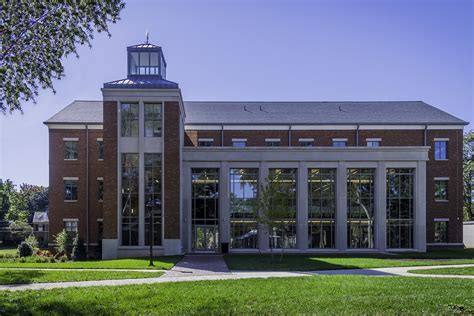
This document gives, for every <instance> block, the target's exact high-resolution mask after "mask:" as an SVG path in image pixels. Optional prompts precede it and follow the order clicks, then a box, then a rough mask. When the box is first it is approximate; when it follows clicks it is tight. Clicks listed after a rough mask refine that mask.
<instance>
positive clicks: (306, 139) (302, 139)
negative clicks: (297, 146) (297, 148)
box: [298, 138, 314, 142]
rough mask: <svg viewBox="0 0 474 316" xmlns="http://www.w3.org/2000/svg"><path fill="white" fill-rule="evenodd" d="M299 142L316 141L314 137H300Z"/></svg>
mask: <svg viewBox="0 0 474 316" xmlns="http://www.w3.org/2000/svg"><path fill="white" fill-rule="evenodd" d="M298 142H314V138H299V139H298Z"/></svg>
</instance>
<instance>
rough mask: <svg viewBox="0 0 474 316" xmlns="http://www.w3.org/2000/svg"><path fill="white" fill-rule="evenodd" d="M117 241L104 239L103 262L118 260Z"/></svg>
mask: <svg viewBox="0 0 474 316" xmlns="http://www.w3.org/2000/svg"><path fill="white" fill-rule="evenodd" d="M117 248H118V240H117V239H102V260H110V259H117V258H118V253H117Z"/></svg>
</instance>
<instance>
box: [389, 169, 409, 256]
mask: <svg viewBox="0 0 474 316" xmlns="http://www.w3.org/2000/svg"><path fill="white" fill-rule="evenodd" d="M413 210H414V169H387V219H386V220H387V225H386V227H387V248H413V224H414V218H415V215H414V211H413Z"/></svg>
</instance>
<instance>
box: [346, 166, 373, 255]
mask: <svg viewBox="0 0 474 316" xmlns="http://www.w3.org/2000/svg"><path fill="white" fill-rule="evenodd" d="M374 190H375V169H347V243H348V248H374V233H375V230H374V214H375V194H374Z"/></svg>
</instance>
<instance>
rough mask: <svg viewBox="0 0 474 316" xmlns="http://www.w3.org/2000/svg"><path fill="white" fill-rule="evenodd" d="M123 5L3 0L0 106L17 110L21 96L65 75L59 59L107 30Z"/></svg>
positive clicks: (117, 1) (100, 0)
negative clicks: (96, 34)
mask: <svg viewBox="0 0 474 316" xmlns="http://www.w3.org/2000/svg"><path fill="white" fill-rule="evenodd" d="M124 7H125V4H124V3H123V1H122V0H108V1H104V0H77V1H50V0H49V1H44V0H16V1H6V2H5V1H3V2H2V14H1V16H0V36H1V40H0V42H1V43H2V45H0V63H1V64H0V82H1V83H2V87H1V89H0V111H1V112H3V113H4V114H6V113H7V111H9V112H10V113H12V112H13V111H15V110H18V111H21V112H22V109H21V105H20V100H24V101H29V100H32V101H33V102H34V101H35V97H36V96H37V95H38V89H39V88H40V87H41V88H43V89H51V90H52V91H53V92H55V90H54V87H53V80H54V79H58V80H59V79H61V78H62V77H64V67H63V65H62V59H63V58H64V57H66V56H68V55H70V54H74V55H76V57H79V56H78V54H77V46H78V45H84V44H87V45H88V46H89V47H91V43H90V41H91V40H92V39H93V38H94V32H95V31H97V32H98V33H101V32H106V33H107V34H108V35H109V37H110V36H111V35H110V32H109V29H108V23H110V22H111V23H115V22H117V21H118V20H119V19H120V18H119V14H120V11H121V10H122V9H123V8H124Z"/></svg>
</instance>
